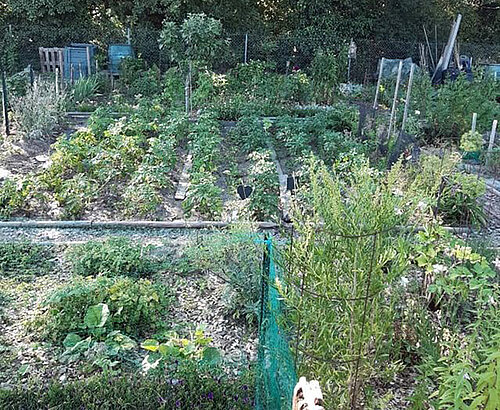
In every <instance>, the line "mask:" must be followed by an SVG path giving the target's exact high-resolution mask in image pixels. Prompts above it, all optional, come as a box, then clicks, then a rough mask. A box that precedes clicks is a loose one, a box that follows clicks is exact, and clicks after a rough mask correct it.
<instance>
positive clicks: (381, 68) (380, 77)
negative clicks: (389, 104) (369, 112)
mask: <svg viewBox="0 0 500 410" xmlns="http://www.w3.org/2000/svg"><path fill="white" fill-rule="evenodd" d="M384 62H385V58H384V57H382V59H381V60H380V71H379V73H378V80H377V89H376V90H375V101H373V109H374V110H376V109H377V104H378V92H379V89H380V83H381V82H382V70H383V69H384Z"/></svg>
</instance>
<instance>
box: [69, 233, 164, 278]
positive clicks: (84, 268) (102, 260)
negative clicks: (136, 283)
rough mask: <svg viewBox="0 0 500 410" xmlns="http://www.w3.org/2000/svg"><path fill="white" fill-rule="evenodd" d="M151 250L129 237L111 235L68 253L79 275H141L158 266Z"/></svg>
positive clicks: (75, 271)
mask: <svg viewBox="0 0 500 410" xmlns="http://www.w3.org/2000/svg"><path fill="white" fill-rule="evenodd" d="M150 251H151V247H150V246H143V245H139V244H134V243H132V241H131V240H130V239H126V238H111V239H108V240H106V241H104V242H101V241H90V242H87V243H85V244H84V245H77V246H76V247H74V248H73V249H71V250H70V251H69V252H68V257H69V260H71V263H72V266H73V273H75V274H76V275H82V276H97V275H99V276H107V277H113V276H135V277H139V276H144V275H147V274H149V273H151V272H153V271H154V270H155V264H154V263H153V261H152V260H151V259H150V256H149V253H150Z"/></svg>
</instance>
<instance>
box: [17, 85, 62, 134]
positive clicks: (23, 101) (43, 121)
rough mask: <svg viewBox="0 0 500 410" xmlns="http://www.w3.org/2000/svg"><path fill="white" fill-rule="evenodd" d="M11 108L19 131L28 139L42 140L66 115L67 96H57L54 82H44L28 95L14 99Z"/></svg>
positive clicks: (34, 87) (34, 86)
mask: <svg viewBox="0 0 500 410" xmlns="http://www.w3.org/2000/svg"><path fill="white" fill-rule="evenodd" d="M10 104H11V108H12V112H13V114H14V120H15V121H16V124H17V126H18V129H19V130H20V131H21V132H22V133H23V134H25V136H26V137H27V138H40V137H43V136H46V135H47V134H48V133H50V132H51V131H53V130H54V129H55V128H56V127H57V126H58V125H59V122H60V120H61V118H62V115H63V114H64V104H65V95H64V93H61V94H59V95H57V94H56V93H55V90H54V84H53V82H52V81H46V80H42V81H40V82H36V83H35V84H34V85H33V87H31V88H29V89H28V90H27V92H26V95H24V96H21V97H13V98H12V99H11V102H10Z"/></svg>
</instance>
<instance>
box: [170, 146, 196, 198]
mask: <svg viewBox="0 0 500 410" xmlns="http://www.w3.org/2000/svg"><path fill="white" fill-rule="evenodd" d="M192 166H193V155H192V154H191V153H189V154H188V156H187V157H186V161H185V162H184V166H183V168H182V174H181V177H180V179H179V185H177V191H176V193H175V196H174V198H175V199H176V200H177V201H183V200H184V199H186V195H187V191H188V189H189V177H190V174H189V171H190V170H191V168H192Z"/></svg>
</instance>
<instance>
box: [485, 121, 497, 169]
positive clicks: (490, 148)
mask: <svg viewBox="0 0 500 410" xmlns="http://www.w3.org/2000/svg"><path fill="white" fill-rule="evenodd" d="M497 126H498V120H495V121H493V124H492V125H491V133H490V141H489V143H488V154H487V157H486V165H488V163H489V162H490V160H491V153H492V152H493V145H494V144H495V136H496V133H497Z"/></svg>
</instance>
